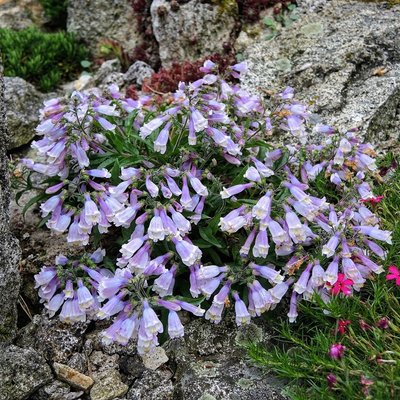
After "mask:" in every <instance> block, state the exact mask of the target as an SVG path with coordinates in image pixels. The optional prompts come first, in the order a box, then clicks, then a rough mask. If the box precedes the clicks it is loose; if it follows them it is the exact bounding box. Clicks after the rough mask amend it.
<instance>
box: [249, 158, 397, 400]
mask: <svg viewBox="0 0 400 400" xmlns="http://www.w3.org/2000/svg"><path fill="white" fill-rule="evenodd" d="M390 158H391V157H390V156H389V157H387V159H386V160H382V161H380V164H381V166H380V168H379V173H380V175H383V176H384V178H383V179H384V182H383V183H382V184H380V185H379V186H377V193H378V194H380V195H382V196H384V198H383V199H382V201H381V202H379V204H375V205H374V206H373V207H374V211H375V212H376V214H377V215H378V216H379V218H380V219H381V224H382V226H384V227H385V228H386V229H390V230H392V232H393V244H392V245H386V246H384V247H385V251H386V254H385V261H384V265H385V273H384V274H381V275H380V276H379V277H376V279H373V280H371V281H369V282H368V283H367V284H366V285H365V287H364V288H363V291H362V293H361V295H360V296H352V297H347V298H345V299H343V298H338V297H336V298H333V299H332V301H331V302H330V303H329V304H324V303H323V302H322V301H316V302H314V303H309V302H308V303H303V304H302V305H301V307H300V309H301V313H300V317H299V318H298V320H297V321H296V324H291V325H289V324H288V323H287V321H283V319H282V318H281V317H280V316H278V317H277V318H275V320H274V327H275V331H276V334H275V340H274V345H273V346H269V348H265V347H263V346H260V345H257V344H254V343H248V344H247V347H248V351H249V355H250V357H251V358H252V360H254V361H255V362H256V363H257V364H258V365H260V366H263V367H265V368H267V369H268V370H269V371H272V372H274V373H275V374H277V375H279V376H280V377H283V378H285V379H289V380H290V381H289V385H288V387H287V388H286V390H287V392H288V394H289V397H290V398H291V399H298V400H300V399H310V400H314V399H315V400H319V399H327V400H329V399H355V400H356V399H365V398H367V399H374V400H375V399H376V400H386V399H397V398H399V396H400V342H399V340H398V338H399V333H400V313H399V309H400V297H399V295H400V268H398V266H399V265H400V203H399V201H398V198H399V194H400V179H399V178H400V169H399V168H398V165H397V162H396V160H395V159H390ZM317 300H318V299H317Z"/></svg>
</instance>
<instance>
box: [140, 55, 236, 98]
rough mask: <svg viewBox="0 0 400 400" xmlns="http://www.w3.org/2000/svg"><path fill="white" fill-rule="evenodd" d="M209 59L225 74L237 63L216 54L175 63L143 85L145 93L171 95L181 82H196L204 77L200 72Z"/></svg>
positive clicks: (227, 57) (232, 58)
mask: <svg viewBox="0 0 400 400" xmlns="http://www.w3.org/2000/svg"><path fill="white" fill-rule="evenodd" d="M206 59H209V60H211V61H213V62H215V63H216V64H218V67H219V71H220V72H221V73H223V72H224V71H225V70H226V68H227V67H228V66H230V65H232V64H233V63H234V62H235V59H234V56H233V55H232V54H229V55H221V54H214V55H211V56H210V57H206V58H204V59H201V60H197V61H184V62H183V63H173V64H172V67H170V68H161V69H160V70H159V71H158V72H157V73H155V74H153V75H152V77H151V78H150V79H148V80H146V81H145V82H144V83H143V86H142V90H143V91H144V92H152V91H153V92H159V93H169V92H174V91H175V90H176V89H177V87H178V84H179V82H181V81H182V82H194V81H196V80H197V79H200V78H202V77H203V76H204V73H203V72H201V71H199V68H200V67H201V66H202V65H203V63H204V61H205V60H206Z"/></svg>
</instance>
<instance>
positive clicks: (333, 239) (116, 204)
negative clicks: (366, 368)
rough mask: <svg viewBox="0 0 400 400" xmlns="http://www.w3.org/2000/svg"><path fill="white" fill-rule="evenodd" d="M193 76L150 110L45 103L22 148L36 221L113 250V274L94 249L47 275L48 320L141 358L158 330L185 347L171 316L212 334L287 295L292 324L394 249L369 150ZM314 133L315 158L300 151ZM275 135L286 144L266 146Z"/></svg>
mask: <svg viewBox="0 0 400 400" xmlns="http://www.w3.org/2000/svg"><path fill="white" fill-rule="evenodd" d="M201 70H202V72H203V73H204V76H203V78H201V79H199V80H198V81H195V82H191V83H183V82H181V83H180V84H179V87H178V90H177V91H176V92H175V93H174V94H173V95H172V96H171V98H170V99H168V102H166V103H164V104H161V105H160V104H159V103H157V101H155V98H154V97H153V96H140V97H139V99H138V100H132V99H125V98H124V97H123V95H122V94H121V93H120V92H119V91H118V88H117V87H116V86H111V87H110V88H109V91H108V92H107V93H104V94H103V93H100V92H99V91H98V90H94V91H92V92H89V93H80V92H75V93H73V95H72V98H71V101H70V102H69V103H67V104H66V103H65V102H64V101H62V100H60V99H56V100H51V101H49V102H46V103H45V107H44V109H43V110H42V111H41V116H42V121H41V123H40V125H39V126H38V128H37V133H38V134H40V135H43V139H41V140H39V141H36V142H34V143H33V145H32V146H33V147H34V148H35V149H36V150H37V152H38V154H39V155H40V156H41V157H42V158H43V159H44V162H43V163H37V162H34V161H32V160H23V164H24V165H25V166H26V167H28V168H29V169H30V170H32V171H34V172H37V173H40V174H42V175H44V176H46V179H47V180H46V183H47V188H46V189H45V193H44V195H45V196H46V199H45V201H44V202H43V203H42V204H41V205H40V209H41V212H42V216H43V218H45V219H46V225H47V227H48V228H50V229H51V230H52V231H53V232H55V233H56V234H64V233H65V234H66V240H67V241H68V242H69V243H72V244H77V245H81V246H86V245H89V244H90V239H91V237H92V235H93V234H94V233H96V234H101V235H102V237H103V238H105V240H104V241H103V243H104V246H105V247H107V246H108V244H109V243H115V242H116V237H117V238H120V239H121V238H124V240H123V241H122V243H123V244H122V246H121V248H120V250H119V255H118V257H116V259H115V260H113V262H114V264H115V266H116V269H115V270H114V269H113V272H111V270H108V269H105V268H99V267H98V266H97V265H96V263H97V262H99V261H101V260H100V259H99V257H98V255H99V254H100V253H99V252H98V251H96V252H95V253H94V259H93V256H92V260H91V257H86V258H85V259H82V260H80V261H69V260H68V259H66V258H65V257H59V258H58V259H57V261H56V265H55V266H54V267H44V268H43V269H42V271H41V272H40V273H39V274H38V275H37V276H36V277H35V279H36V281H37V287H39V294H40V297H41V298H42V300H43V302H45V303H46V304H45V306H46V307H47V308H48V310H49V313H50V315H51V316H52V315H54V314H55V313H56V312H57V311H58V310H60V309H61V313H60V318H61V319H62V320H64V321H69V322H74V321H83V320H85V319H86V318H87V317H90V318H97V319H112V324H111V325H110V327H109V328H107V329H106V330H105V331H104V333H103V339H104V341H105V342H113V341H115V342H118V343H120V344H123V345H125V344H127V343H128V341H129V340H130V339H131V338H136V339H137V346H138V351H139V352H140V353H141V354H143V353H145V352H148V351H151V350H152V349H154V347H155V346H157V344H158V334H159V333H162V332H163V331H164V329H167V330H168V334H169V336H170V337H171V338H176V337H181V336H182V335H183V333H184V328H183V325H182V323H181V321H180V318H179V311H180V310H185V311H189V312H190V313H192V314H194V315H197V316H201V315H203V314H204V315H205V318H206V319H208V320H210V321H211V322H213V323H219V322H220V321H221V319H222V317H223V313H224V311H225V309H226V308H227V306H228V305H229V304H230V303H231V302H232V303H234V307H233V308H234V311H235V314H236V323H237V324H238V325H242V324H247V323H249V321H250V318H251V317H255V316H259V315H261V314H262V313H264V312H266V311H268V310H271V309H274V308H275V307H276V306H277V305H278V304H279V303H280V302H281V300H282V299H283V298H284V297H285V296H287V295H290V296H291V297H290V310H289V313H288V317H289V320H290V321H292V322H293V321H295V320H296V317H297V303H298V301H299V300H312V298H313V297H314V296H315V295H316V294H317V295H319V296H320V297H321V298H322V299H323V300H324V301H329V298H330V296H331V295H332V286H333V285H335V283H336V282H337V281H338V277H339V276H341V275H343V276H344V279H347V280H351V282H353V284H352V285H353V286H352V288H353V289H354V290H359V289H360V288H361V287H362V286H363V284H364V282H365V281H366V279H368V278H369V277H370V276H371V275H372V274H375V273H380V272H381V271H382V267H381V266H380V265H379V264H377V263H376V259H377V258H381V259H384V257H385V251H384V249H383V248H382V247H380V245H379V244H378V243H376V241H382V242H387V243H390V240H391V239H390V238H391V233H390V232H388V231H384V230H381V229H380V227H379V218H378V217H377V216H376V215H375V214H374V213H373V212H372V211H371V210H370V209H369V208H368V205H366V204H365V201H367V200H368V199H373V198H374V194H373V191H372V189H373V188H372V185H371V183H370V182H371V181H370V176H371V174H373V173H374V171H375V170H376V163H375V158H374V157H375V153H374V151H373V149H372V147H371V146H370V145H369V144H363V143H361V142H360V141H359V140H358V139H357V137H356V136H355V133H354V132H352V131H349V132H346V133H345V134H343V135H340V134H338V133H336V132H335V130H334V128H332V127H330V126H325V125H315V126H314V125H313V124H312V121H311V119H310V118H309V116H310V112H309V110H308V109H307V107H306V106H304V105H303V104H300V103H298V102H297V101H296V100H295V99H294V92H293V89H292V88H287V89H285V90H284V91H283V92H281V93H276V94H271V95H270V96H269V97H268V99H262V98H260V97H258V96H256V95H253V94H251V93H248V92H247V91H245V90H244V89H243V88H241V87H240V85H239V84H237V83H230V82H229V80H228V79H227V77H220V76H218V75H217V74H216V73H215V71H216V70H217V68H216V65H215V64H214V63H212V62H211V61H206V62H205V63H204V66H203V67H202V69H201ZM246 71H247V65H246V63H245V62H243V63H239V64H236V65H234V66H232V67H231V69H230V73H231V75H232V76H233V78H235V79H240V78H241V76H243V74H245V73H246ZM312 130H314V131H315V132H317V133H318V134H319V135H320V136H321V140H320V143H319V144H317V145H316V144H308V143H307V139H308V134H309V133H310V132H311V131H312ZM273 133H274V134H286V133H289V134H290V136H291V138H292V144H291V145H287V146H283V145H281V146H273V145H270V144H268V143H266V138H268V137H269V136H271V134H273ZM321 181H323V186H324V187H326V188H331V189H332V191H334V193H335V195H336V198H334V197H332V196H330V197H329V195H328V194H329V193H328V192H327V193H325V191H324V190H322V191H321V184H320V182H321ZM108 239H110V240H108ZM339 283H340V282H339ZM339 283H338V284H337V285H336V286H338V285H339ZM188 286H189V287H188ZM187 287H188V289H189V291H190V295H191V298H190V297H189V298H188V297H187V296H188V294H187V291H186V288H187ZM335 290H336V289H335ZM338 290H339V289H338ZM349 290H350V289H349ZM339 292H340V290H339ZM185 296H186V297H185ZM199 304H202V306H203V307H204V309H203V308H200V306H199ZM162 309H164V310H167V312H168V323H167V326H165V327H164V326H163V324H162V323H161V321H160V318H159V311H160V310H162Z"/></svg>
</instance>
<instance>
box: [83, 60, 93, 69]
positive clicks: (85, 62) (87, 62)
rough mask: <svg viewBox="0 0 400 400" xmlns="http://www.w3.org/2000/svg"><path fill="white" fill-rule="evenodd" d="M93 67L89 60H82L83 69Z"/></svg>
mask: <svg viewBox="0 0 400 400" xmlns="http://www.w3.org/2000/svg"><path fill="white" fill-rule="evenodd" d="M91 65H92V63H91V62H90V61H88V60H82V61H81V66H82V68H89V67H90V66H91Z"/></svg>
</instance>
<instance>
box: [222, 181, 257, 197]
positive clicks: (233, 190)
mask: <svg viewBox="0 0 400 400" xmlns="http://www.w3.org/2000/svg"><path fill="white" fill-rule="evenodd" d="M253 185H254V183H243V184H240V185H235V186H231V187H230V188H228V189H226V188H224V189H223V190H222V191H221V192H220V195H221V198H223V199H229V197H232V196H234V195H235V194H239V193H241V192H243V191H244V190H246V189H249V188H251V187H252V186H253Z"/></svg>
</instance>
